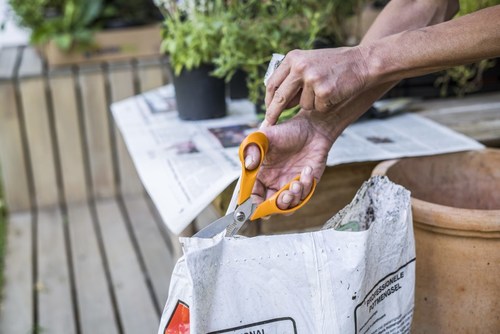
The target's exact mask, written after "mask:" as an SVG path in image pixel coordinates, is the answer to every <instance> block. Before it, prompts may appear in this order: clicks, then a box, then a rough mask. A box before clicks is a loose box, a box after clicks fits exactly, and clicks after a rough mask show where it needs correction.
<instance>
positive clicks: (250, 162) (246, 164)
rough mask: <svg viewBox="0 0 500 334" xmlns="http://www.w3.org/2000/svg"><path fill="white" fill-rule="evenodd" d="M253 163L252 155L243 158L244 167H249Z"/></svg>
mask: <svg viewBox="0 0 500 334" xmlns="http://www.w3.org/2000/svg"><path fill="white" fill-rule="evenodd" d="M252 163H253V157H252V156H251V155H248V156H247V157H246V158H245V168H250V165H252Z"/></svg>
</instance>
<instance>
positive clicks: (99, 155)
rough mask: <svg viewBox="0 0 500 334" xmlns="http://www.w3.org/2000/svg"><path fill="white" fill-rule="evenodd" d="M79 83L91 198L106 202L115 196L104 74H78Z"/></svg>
mask: <svg viewBox="0 0 500 334" xmlns="http://www.w3.org/2000/svg"><path fill="white" fill-rule="evenodd" d="M79 79H80V87H81V93H82V102H83V110H84V119H85V132H86V133H85V136H86V141H87V146H88V149H89V158H90V169H91V175H92V185H93V190H94V196H96V197H98V198H106V197H110V196H113V195H114V194H115V179H114V170H113V161H112V151H111V141H110V138H111V137H110V133H109V129H110V128H109V121H108V115H107V113H108V106H107V102H106V94H105V88H104V74H103V73H102V71H101V70H99V71H89V72H85V73H81V74H80V78H79Z"/></svg>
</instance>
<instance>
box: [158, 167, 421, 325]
mask: <svg viewBox="0 0 500 334" xmlns="http://www.w3.org/2000/svg"><path fill="white" fill-rule="evenodd" d="M181 242H182V244H183V249H184V256H183V257H182V258H181V259H179V261H178V262H177V264H176V267H175V269H174V272H173V276H172V280H171V285H170V291H169V298H168V301H167V303H166V305H165V308H164V311H163V315H162V319H161V324H160V328H159V332H158V333H160V334H165V333H168V334H187V333H191V334H193V333H196V334H198V333H211V334H215V333H238V334H244V333H252V334H273V333H274V334H289V333H290V334H294V333H300V334H311V333H314V334H322V333H324V334H327V333H328V334H332V333H338V334H345V333H373V334H379V333H409V332H410V326H411V319H412V312H413V303H414V284H415V247H414V237H413V229H412V218H411V208H410V194H409V192H408V191H407V190H406V189H404V188H403V187H401V186H398V185H396V184H394V183H392V182H390V181H389V180H388V179H387V178H385V177H380V176H376V177H373V178H371V179H370V180H368V181H367V182H365V183H364V184H363V186H362V187H361V188H360V190H358V193H357V194H356V196H355V198H354V199H353V201H352V202H351V203H350V204H349V205H348V206H346V207H345V208H344V209H343V210H341V211H340V212H339V213H338V214H337V215H335V216H334V217H333V218H332V219H330V220H329V221H328V222H327V223H326V224H325V227H324V228H323V229H322V230H320V231H316V232H308V233H296V234H285V235H271V236H258V237H254V238H243V237H235V238H226V237H224V234H223V233H222V234H220V235H217V236H216V237H214V238H212V239H200V238H182V239H181Z"/></svg>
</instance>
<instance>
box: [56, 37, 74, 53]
mask: <svg viewBox="0 0 500 334" xmlns="http://www.w3.org/2000/svg"><path fill="white" fill-rule="evenodd" d="M54 42H55V43H56V45H57V46H58V47H59V48H60V49H61V50H63V51H69V49H71V46H72V44H73V38H72V36H71V34H62V35H57V36H55V37H54Z"/></svg>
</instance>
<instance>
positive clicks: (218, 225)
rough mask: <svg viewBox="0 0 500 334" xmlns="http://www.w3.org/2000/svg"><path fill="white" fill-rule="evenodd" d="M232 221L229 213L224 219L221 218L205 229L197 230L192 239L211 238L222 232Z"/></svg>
mask: <svg viewBox="0 0 500 334" xmlns="http://www.w3.org/2000/svg"><path fill="white" fill-rule="evenodd" d="M233 221H234V218H233V213H232V212H231V213H229V214H227V215H225V216H224V217H221V218H219V219H217V220H216V221H214V222H213V223H211V224H210V225H208V226H207V227H205V228H202V229H201V230H199V231H198V232H197V233H196V234H195V235H193V237H195V238H212V237H214V236H215V235H217V234H219V233H221V232H222V231H224V230H225V229H226V228H227V227H228V226H229V225H231V224H232V223H233Z"/></svg>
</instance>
